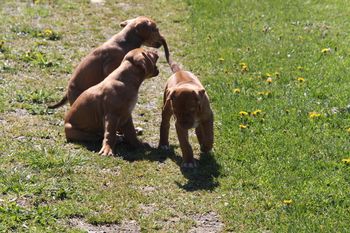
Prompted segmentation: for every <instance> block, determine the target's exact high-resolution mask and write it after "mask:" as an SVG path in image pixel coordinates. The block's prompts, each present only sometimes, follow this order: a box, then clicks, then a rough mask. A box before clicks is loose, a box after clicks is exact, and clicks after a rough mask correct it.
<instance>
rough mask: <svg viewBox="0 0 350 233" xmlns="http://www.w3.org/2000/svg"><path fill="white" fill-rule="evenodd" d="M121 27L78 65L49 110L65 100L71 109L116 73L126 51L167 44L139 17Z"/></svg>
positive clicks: (151, 24) (145, 19)
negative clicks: (60, 98) (83, 93)
mask: <svg viewBox="0 0 350 233" xmlns="http://www.w3.org/2000/svg"><path fill="white" fill-rule="evenodd" d="M120 25H121V26H122V27H124V28H123V30H121V31H120V32H119V33H118V34H116V35H114V36H113V37H112V38H111V39H109V40H108V41H106V42H105V43H104V44H102V45H101V46H99V47H98V48H96V49H94V50H93V51H92V52H91V53H90V54H89V55H87V56H86V57H85V58H84V59H83V60H82V61H81V62H80V64H79V65H78V66H77V68H76V69H75V71H74V73H73V75H72V77H71V78H70V80H69V82H68V88H67V92H66V94H65V96H64V97H63V98H62V100H61V101H60V102H58V103H57V104H54V105H52V106H49V108H58V107H60V106H62V105H63V104H65V103H66V102H67V100H68V101H69V103H70V104H71V105H72V104H73V103H74V101H75V100H76V99H77V98H78V96H79V95H80V94H81V93H82V92H83V91H85V90H86V89H88V88H89V87H92V86H93V85H96V84H98V83H100V82H101V81H102V80H103V79H105V78H106V77H107V76H108V75H109V74H110V73H111V72H112V71H113V70H115V69H116V68H117V67H118V66H119V65H120V63H121V61H122V60H123V58H124V56H125V54H127V53H128V52H129V51H131V50H133V49H135V48H139V47H140V46H141V45H146V46H149V47H155V48H159V47H160V46H161V45H162V44H166V42H165V39H164V38H163V36H162V35H161V34H160V33H159V30H158V28H157V25H156V23H155V22H154V21H152V20H151V19H149V18H147V17H144V16H140V17H137V18H135V19H131V20H127V21H124V22H122V23H121V24H120Z"/></svg>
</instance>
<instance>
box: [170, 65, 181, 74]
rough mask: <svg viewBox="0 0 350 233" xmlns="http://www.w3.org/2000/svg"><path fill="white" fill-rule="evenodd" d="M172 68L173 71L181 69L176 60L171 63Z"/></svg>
mask: <svg viewBox="0 0 350 233" xmlns="http://www.w3.org/2000/svg"><path fill="white" fill-rule="evenodd" d="M170 68H171V71H172V72H173V73H176V72H178V71H180V70H181V68H180V66H179V65H178V64H176V63H174V62H172V63H171V64H170Z"/></svg>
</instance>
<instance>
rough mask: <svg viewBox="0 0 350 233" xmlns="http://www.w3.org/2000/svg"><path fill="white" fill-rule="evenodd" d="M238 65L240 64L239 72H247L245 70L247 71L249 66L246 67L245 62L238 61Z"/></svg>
mask: <svg viewBox="0 0 350 233" xmlns="http://www.w3.org/2000/svg"><path fill="white" fill-rule="evenodd" d="M239 65H240V66H241V72H247V71H249V68H248V64H247V63H244V62H241V63H239Z"/></svg>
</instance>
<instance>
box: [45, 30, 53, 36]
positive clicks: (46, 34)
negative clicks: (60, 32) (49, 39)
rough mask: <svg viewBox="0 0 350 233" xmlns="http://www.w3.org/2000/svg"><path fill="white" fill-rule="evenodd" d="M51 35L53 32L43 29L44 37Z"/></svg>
mask: <svg viewBox="0 0 350 233" xmlns="http://www.w3.org/2000/svg"><path fill="white" fill-rule="evenodd" d="M52 34H53V31H52V30H51V29H45V30H44V35H45V36H52Z"/></svg>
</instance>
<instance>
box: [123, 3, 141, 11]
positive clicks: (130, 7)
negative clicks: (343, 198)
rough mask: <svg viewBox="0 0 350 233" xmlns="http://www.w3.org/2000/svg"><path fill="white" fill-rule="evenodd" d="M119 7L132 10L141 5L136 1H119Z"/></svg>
mask: <svg viewBox="0 0 350 233" xmlns="http://www.w3.org/2000/svg"><path fill="white" fill-rule="evenodd" d="M117 7H119V8H120V9H122V10H124V11H128V10H132V9H135V8H137V7H140V5H139V4H136V3H126V2H119V3H117Z"/></svg>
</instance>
